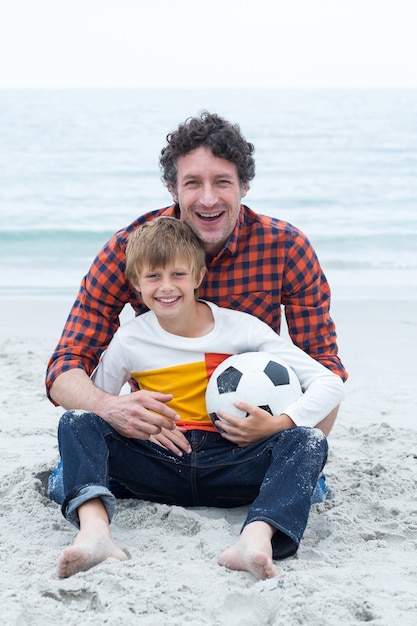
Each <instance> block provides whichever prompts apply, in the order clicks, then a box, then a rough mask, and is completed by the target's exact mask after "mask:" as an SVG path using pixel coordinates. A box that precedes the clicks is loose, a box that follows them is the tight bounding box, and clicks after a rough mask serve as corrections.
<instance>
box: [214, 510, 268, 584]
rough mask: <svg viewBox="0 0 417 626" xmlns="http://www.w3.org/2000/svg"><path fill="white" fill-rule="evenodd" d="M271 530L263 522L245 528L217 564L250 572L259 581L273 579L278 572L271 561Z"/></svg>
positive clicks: (221, 555) (222, 554)
mask: <svg viewBox="0 0 417 626" xmlns="http://www.w3.org/2000/svg"><path fill="white" fill-rule="evenodd" d="M272 535H273V529H272V528H271V526H269V524H265V523H264V522H252V523H251V524H248V525H247V526H245V528H244V529H243V531H242V534H241V535H240V537H239V539H238V540H237V542H236V543H235V544H234V545H233V546H232V547H231V548H227V549H226V550H223V552H222V553H221V554H220V556H219V559H218V562H219V565H223V566H224V567H227V568H228V569H233V570H240V571H244V572H250V573H251V574H253V575H254V576H255V577H256V578H258V579H259V580H266V579H267V578H275V577H276V576H278V572H277V570H276V568H275V565H274V563H273V561H272V545H271V538H272Z"/></svg>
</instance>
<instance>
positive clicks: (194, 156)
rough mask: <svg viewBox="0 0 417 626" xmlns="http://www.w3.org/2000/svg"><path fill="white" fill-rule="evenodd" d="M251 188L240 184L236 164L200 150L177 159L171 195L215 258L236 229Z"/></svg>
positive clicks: (183, 218) (208, 251)
mask: <svg viewBox="0 0 417 626" xmlns="http://www.w3.org/2000/svg"><path fill="white" fill-rule="evenodd" d="M248 189H249V184H246V185H241V183H240V181H239V177H238V174H237V168H236V165H235V164H234V163H231V162H230V161H228V160H227V159H222V158H220V157H216V156H214V155H213V153H212V152H211V150H210V149H208V148H204V147H200V148H196V149H195V150H193V151H192V152H190V153H189V154H186V155H185V156H183V157H180V158H179V159H178V163H177V187H176V189H175V190H174V189H172V188H171V187H170V192H171V194H172V197H173V199H174V201H175V202H178V204H179V205H180V210H181V219H182V220H183V221H184V222H186V223H187V224H188V225H189V226H190V227H191V228H192V230H193V231H194V232H195V233H196V235H197V236H198V237H199V239H200V240H201V241H202V243H203V248H204V250H205V251H206V253H208V254H209V255H211V256H214V255H215V254H217V253H218V252H219V251H220V250H221V249H222V247H223V245H224V244H225V242H226V241H227V240H228V238H229V237H230V235H231V233H232V231H233V229H234V228H235V225H236V221H237V218H238V216H239V212H240V205H241V199H242V198H243V197H244V196H245V195H246V193H247V191H248Z"/></svg>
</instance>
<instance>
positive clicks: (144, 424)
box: [50, 369, 179, 439]
mask: <svg viewBox="0 0 417 626" xmlns="http://www.w3.org/2000/svg"><path fill="white" fill-rule="evenodd" d="M50 393H51V397H52V398H53V401H54V402H55V403H56V404H59V405H60V406H62V407H64V408H65V409H82V410H83V411H91V412H92V413H95V414H96V415H99V416H100V417H102V418H103V419H104V420H105V421H106V422H108V423H109V424H110V425H111V426H113V428H114V429H115V430H117V432H119V433H120V434H121V435H124V436H125V437H134V438H136V439H148V438H149V436H150V435H156V434H158V433H160V432H161V428H166V429H168V430H173V429H174V428H175V421H177V420H178V419H179V416H178V415H177V413H175V411H173V410H172V409H170V408H169V407H168V406H167V405H166V404H165V403H166V402H169V400H171V399H172V396H171V395H170V394H162V393H157V392H151V391H135V392H133V393H128V394H125V395H121V396H115V395H112V394H110V393H106V392H105V391H102V390H101V389H99V388H98V387H96V386H95V385H94V383H93V381H92V380H91V379H90V377H89V376H88V375H87V374H86V373H85V372H84V371H83V370H81V369H71V370H68V371H67V372H64V373H63V374H61V375H60V376H58V378H56V379H55V381H54V382H53V384H52V386H51V390H50Z"/></svg>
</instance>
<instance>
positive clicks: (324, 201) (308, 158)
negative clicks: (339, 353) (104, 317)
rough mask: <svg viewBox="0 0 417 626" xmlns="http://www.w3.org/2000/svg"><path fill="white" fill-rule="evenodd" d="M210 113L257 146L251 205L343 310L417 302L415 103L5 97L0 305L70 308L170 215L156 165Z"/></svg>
mask: <svg viewBox="0 0 417 626" xmlns="http://www.w3.org/2000/svg"><path fill="white" fill-rule="evenodd" d="M203 109H207V110H209V111H215V112H217V113H219V114H221V115H224V116H225V117H227V118H228V119H229V120H231V121H233V122H237V123H239V124H240V126H241V129H242V132H243V134H244V135H245V136H246V138H247V139H248V140H249V141H251V142H252V143H254V145H255V149H256V151H255V158H256V171H257V173H256V177H255V179H254V181H253V182H252V185H251V189H250V191H249V193H248V195H247V196H246V198H245V203H246V204H248V205H249V206H250V207H251V208H252V209H254V210H255V211H257V212H258V213H263V214H267V215H273V216H276V217H279V218H281V219H284V220H287V221H289V222H291V223H293V224H295V225H296V226H298V227H299V228H301V229H302V230H303V231H304V232H305V233H306V234H307V235H308V237H309V238H310V240H311V241H312V243H313V245H314V247H315V248H316V251H317V253H318V256H319V258H320V260H321V263H322V266H323V268H324V271H325V273H326V275H327V277H328V279H329V281H330V284H331V287H332V293H333V298H338V299H354V298H358V299H360V298H381V299H386V300H391V301H393V300H396V299H406V298H413V299H417V91H416V90H386V91H384V90H381V91H379V90H369V91H368V90H334V91H333V90H316V91H315V90H311V91H302V90H294V91H292V90H291V91H287V90H276V91H275V90H274V91H272V90H271V91H269V90H207V91H204V90H194V91H190V90H178V91H164V90H139V89H138V90H129V89H114V90H111V89H108V90H106V89H103V90H99V89H97V90H81V89H80V90H77V89H74V90H36V89H35V90H24V89H20V90H7V89H6V90H0V298H8V297H15V296H25V297H27V296H33V297H36V298H42V297H45V298H46V297H48V298H49V297H55V296H56V297H68V298H72V296H73V295H74V296H75V294H76V292H77V289H78V285H79V281H80V279H81V277H82V276H83V275H84V274H85V272H86V271H87V270H88V267H89V265H90V263H91V261H92V259H93V258H94V256H95V254H96V252H97V251H98V250H99V248H100V247H101V245H102V244H104V243H105V242H106V240H107V239H108V238H109V237H110V236H111V235H112V234H113V232H115V231H116V230H118V229H119V228H121V227H122V226H124V225H126V224H128V223H130V222H131V221H132V220H133V219H134V218H135V217H137V216H138V215H140V214H142V213H145V212H146V211H149V210H153V209H156V208H160V207H163V206H167V205H168V204H170V203H171V198H170V195H169V194H168V192H167V190H166V188H165V187H164V185H163V183H162V182H161V179H160V171H159V166H158V158H159V153H160V150H161V148H162V147H163V146H164V145H165V137H166V135H167V133H168V132H170V131H171V130H174V129H175V128H176V127H177V125H178V124H179V123H180V122H182V121H184V120H185V119H186V118H187V117H189V116H193V115H197V114H198V113H200V112H201V111H202V110H203Z"/></svg>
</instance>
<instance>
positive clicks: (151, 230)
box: [125, 216, 206, 286]
mask: <svg viewBox="0 0 417 626" xmlns="http://www.w3.org/2000/svg"><path fill="white" fill-rule="evenodd" d="M178 259H183V260H185V261H187V263H189V266H190V270H191V273H192V275H193V277H194V278H195V279H196V281H199V280H200V277H201V270H202V269H204V268H205V267H206V255H205V252H204V250H203V248H202V247H201V243H200V240H199V239H198V237H197V235H196V234H195V233H194V232H193V231H192V230H191V228H190V227H189V226H188V225H187V224H186V223H185V222H181V221H180V220H178V219H176V218H174V217H164V216H162V217H157V218H155V219H154V220H151V221H150V222H145V224H143V225H142V226H140V227H139V228H138V229H137V230H135V231H133V232H132V233H131V234H130V235H129V238H128V240H127V246H126V270H125V275H126V278H127V279H128V280H129V281H130V282H131V283H132V285H133V286H136V285H137V284H138V282H139V276H140V274H141V272H142V271H143V269H144V268H148V267H149V268H150V269H151V270H153V269H156V268H158V267H163V268H164V267H166V266H167V265H169V264H171V263H175V262H176V261H177V260H178Z"/></svg>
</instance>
